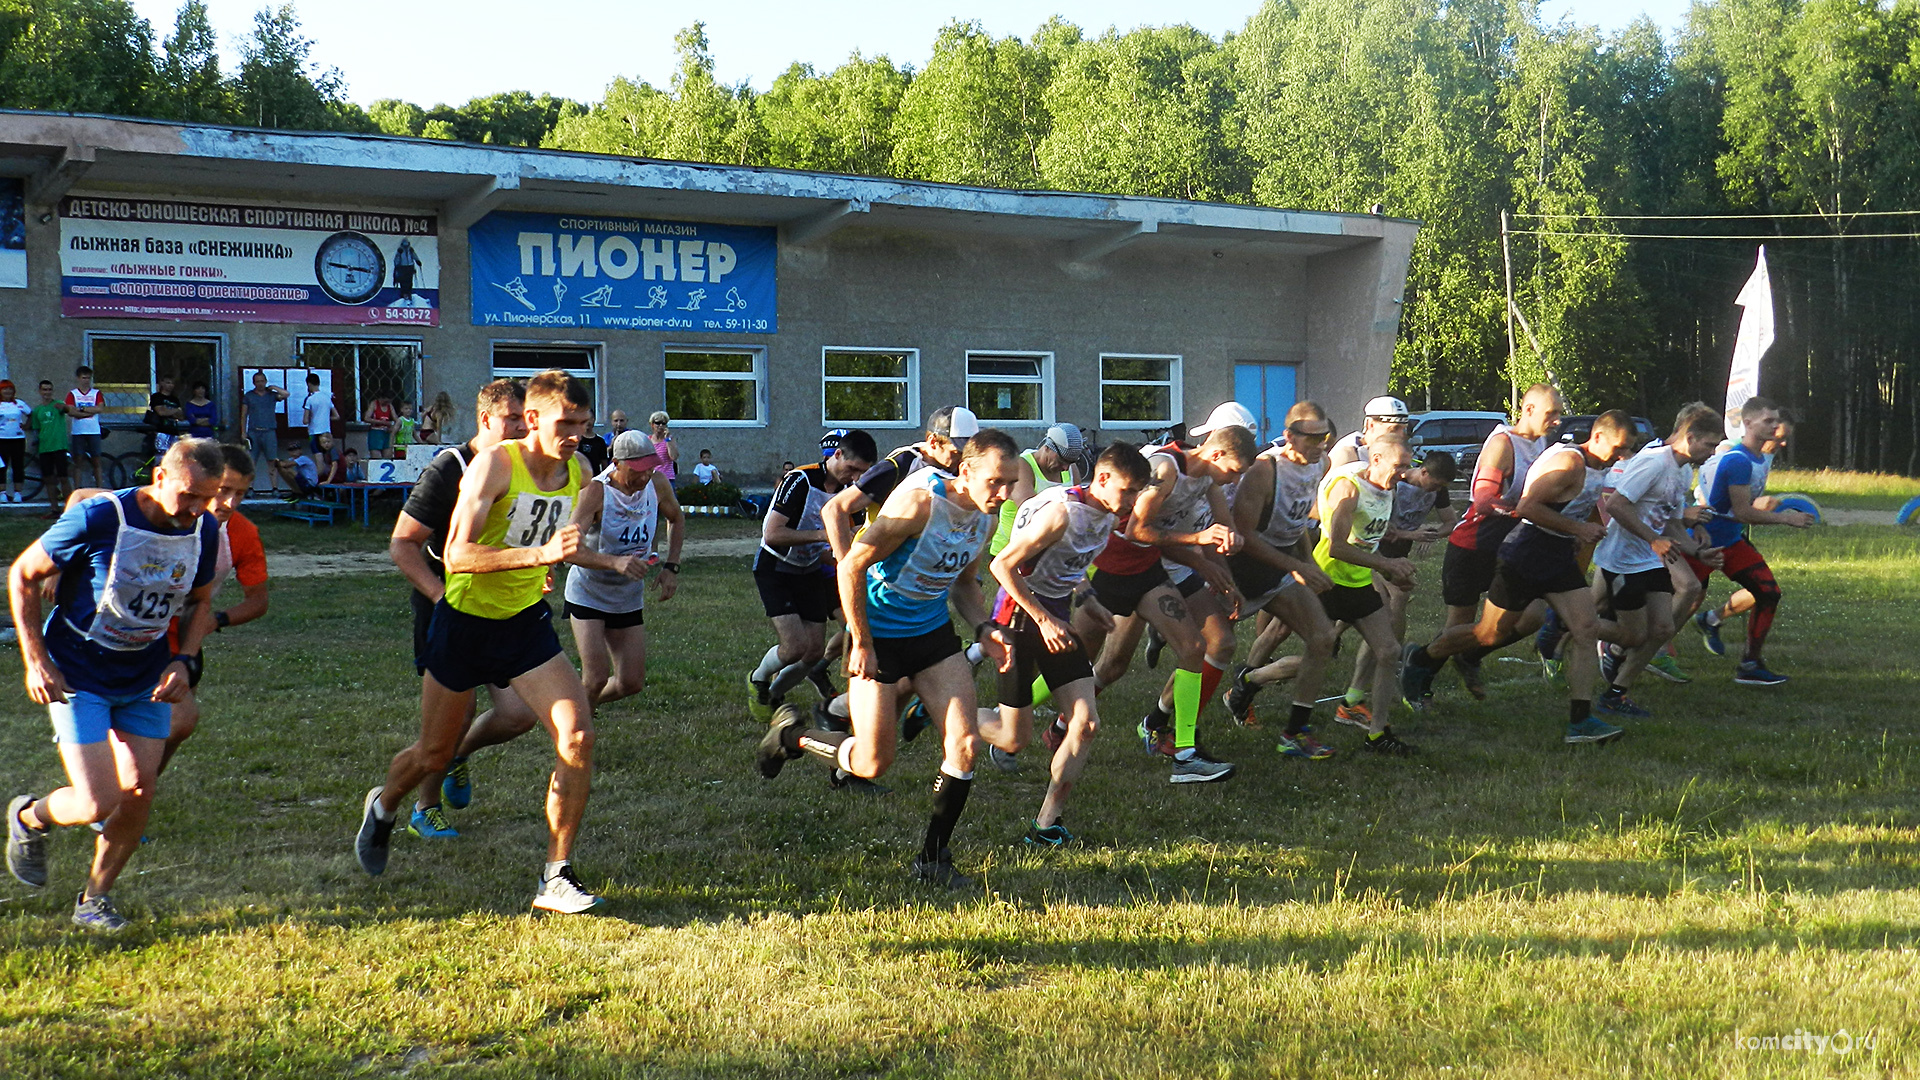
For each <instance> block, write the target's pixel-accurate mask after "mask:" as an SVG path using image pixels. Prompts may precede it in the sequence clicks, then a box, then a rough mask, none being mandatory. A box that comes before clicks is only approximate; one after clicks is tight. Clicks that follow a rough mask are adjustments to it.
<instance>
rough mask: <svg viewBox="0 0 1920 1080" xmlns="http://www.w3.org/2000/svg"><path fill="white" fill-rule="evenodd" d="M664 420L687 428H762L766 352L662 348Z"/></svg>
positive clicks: (712, 348) (765, 408) (686, 347)
mask: <svg viewBox="0 0 1920 1080" xmlns="http://www.w3.org/2000/svg"><path fill="white" fill-rule="evenodd" d="M665 368H666V377H667V378H666V382H667V385H666V395H665V398H666V404H665V408H666V411H667V415H668V416H671V417H673V422H674V423H675V424H680V425H683V426H689V427H765V426H766V423H767V351H766V350H765V349H729V348H725V347H722V346H717V345H669V346H667V348H666V363H665Z"/></svg>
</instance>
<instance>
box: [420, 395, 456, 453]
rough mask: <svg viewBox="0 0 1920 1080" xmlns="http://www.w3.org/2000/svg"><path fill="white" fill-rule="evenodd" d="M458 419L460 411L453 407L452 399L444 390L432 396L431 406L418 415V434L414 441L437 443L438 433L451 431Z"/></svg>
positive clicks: (438, 439)
mask: <svg viewBox="0 0 1920 1080" xmlns="http://www.w3.org/2000/svg"><path fill="white" fill-rule="evenodd" d="M459 417H460V410H459V409H457V408H455V407H454V404H453V398H451V397H449V396H448V395H447V392H446V391H445V390H442V391H440V392H439V393H438V394H435V395H434V398H433V404H431V405H429V406H427V409H426V411H425V412H423V413H421V414H420V434H419V436H418V438H417V439H416V440H415V441H416V442H423V443H438V442H439V441H440V433H441V432H443V431H452V430H453V429H454V423H455V422H456V421H457V420H458V419H459Z"/></svg>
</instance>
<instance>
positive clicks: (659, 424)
mask: <svg viewBox="0 0 1920 1080" xmlns="http://www.w3.org/2000/svg"><path fill="white" fill-rule="evenodd" d="M647 422H648V423H650V424H652V425H653V448H654V450H655V452H657V453H658V454H659V455H660V475H661V476H664V477H666V478H667V483H669V484H671V483H673V482H674V481H675V480H677V479H679V475H680V474H679V470H678V469H677V467H676V463H677V462H678V461H679V460H680V448H679V447H677V446H675V445H673V434H672V433H671V432H669V431H668V430H667V425H669V424H671V423H672V422H673V418H672V417H670V416H668V415H667V414H666V413H665V412H656V413H654V414H653V415H652V416H650V417H648V418H647Z"/></svg>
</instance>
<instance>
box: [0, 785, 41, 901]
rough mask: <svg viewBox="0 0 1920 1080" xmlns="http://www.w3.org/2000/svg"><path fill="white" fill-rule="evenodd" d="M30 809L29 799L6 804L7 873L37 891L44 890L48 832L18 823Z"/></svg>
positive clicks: (26, 797)
mask: <svg viewBox="0 0 1920 1080" xmlns="http://www.w3.org/2000/svg"><path fill="white" fill-rule="evenodd" d="M32 805H33V796H32V795H22V796H20V797H19V798H17V799H15V800H13V801H12V802H10V803H8V804H7V872H8V873H10V874H12V875H13V876H14V877H16V878H19V879H20V883H21V884H23V885H31V886H33V887H34V888H36V889H44V888H46V886H47V830H45V829H35V828H31V827H29V826H28V825H27V824H26V823H25V822H23V821H21V820H20V811H22V810H25V809H26V808H27V807H29V806H32Z"/></svg>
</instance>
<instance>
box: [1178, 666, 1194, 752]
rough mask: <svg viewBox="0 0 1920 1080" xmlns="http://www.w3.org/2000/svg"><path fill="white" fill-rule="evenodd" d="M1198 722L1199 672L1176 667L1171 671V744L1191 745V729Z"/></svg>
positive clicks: (1181, 747)
mask: <svg viewBox="0 0 1920 1080" xmlns="http://www.w3.org/2000/svg"><path fill="white" fill-rule="evenodd" d="M1199 723H1200V673H1199V672H1197V671H1188V670H1187V669H1186V668H1176V669H1174V672H1173V745H1174V749H1176V750H1185V749H1186V748H1188V747H1190V746H1192V745H1193V729H1194V728H1195V727H1198V726H1199Z"/></svg>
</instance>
